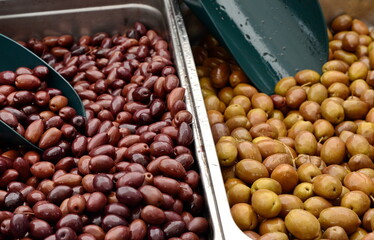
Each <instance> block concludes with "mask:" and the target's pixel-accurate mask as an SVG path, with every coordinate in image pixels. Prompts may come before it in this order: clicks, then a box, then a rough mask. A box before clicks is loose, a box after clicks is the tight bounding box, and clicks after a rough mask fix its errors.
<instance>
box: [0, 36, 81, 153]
mask: <svg viewBox="0 0 374 240" xmlns="http://www.w3.org/2000/svg"><path fill="white" fill-rule="evenodd" d="M39 65H44V66H46V67H48V69H49V76H48V79H47V83H48V87H53V88H57V89H59V90H61V91H62V93H63V95H64V96H66V97H67V98H68V99H69V106H71V107H72V108H74V109H75V110H76V111H77V114H78V115H81V116H84V117H85V111H84V107H83V104H82V102H81V100H80V98H79V96H78V94H77V93H76V92H75V90H74V89H73V87H72V86H71V85H70V84H69V83H68V82H67V81H66V80H65V79H64V78H63V77H62V76H61V75H60V74H59V73H57V72H56V70H54V69H53V68H52V67H51V66H49V65H48V64H47V63H46V62H44V61H43V60H42V59H41V58H39V57H38V56H37V55H35V54H34V53H33V52H31V51H30V50H28V49H27V48H25V47H23V46H21V45H20V44H18V43H17V42H15V41H13V40H12V39H10V38H8V37H6V36H4V35H2V34H0V71H5V70H11V71H15V70H16V69H17V68H18V67H28V68H31V69H32V68H34V67H36V66H39ZM0 141H2V143H4V144H6V145H23V146H25V147H27V148H30V149H34V150H37V151H42V150H41V149H40V148H38V147H37V146H35V145H34V144H32V143H30V142H29V141H27V140H26V139H25V138H23V137H22V136H21V135H20V134H18V133H17V132H16V131H14V130H13V129H12V128H11V127H9V126H8V125H6V124H5V123H4V122H2V121H0Z"/></svg>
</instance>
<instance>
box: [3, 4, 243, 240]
mask: <svg viewBox="0 0 374 240" xmlns="http://www.w3.org/2000/svg"><path fill="white" fill-rule="evenodd" d="M135 21H140V22H142V23H144V24H145V25H146V26H147V27H150V28H152V29H155V30H156V31H158V33H159V34H160V35H161V36H163V37H165V38H166V39H167V40H168V41H169V42H170V43H171V52H172V54H173V58H174V63H175V65H176V68H177V71H178V74H179V77H180V80H181V85H182V86H183V87H184V88H186V103H187V109H188V110H189V111H191V112H192V114H193V115H194V117H195V121H194V124H193V132H194V140H195V141H194V144H195V157H196V158H195V159H196V160H197V163H198V167H199V170H200V174H201V180H202V184H203V188H204V194H205V200H206V215H207V217H208V218H209V220H210V232H209V236H208V238H209V239H217V240H219V239H240V238H239V235H240V237H245V236H244V234H242V233H241V232H240V231H239V229H238V228H237V227H236V225H235V223H234V222H233V220H232V218H231V215H230V212H229V210H227V209H228V207H227V206H228V203H227V199H226V193H225V192H224V189H222V186H223V182H222V177H221V175H220V174H221V172H220V169H219V164H218V160H217V157H216V153H215V147H214V143H213V138H212V135H211V132H210V127H209V124H208V119H207V115H206V112H205V107H204V102H203V100H202V99H203V98H202V95H201V91H200V85H199V81H198V77H197V74H196V69H195V65H194V61H193V56H192V52H191V48H190V43H189V41H188V36H187V32H186V29H185V26H184V22H183V18H182V15H181V12H180V9H179V3H178V1H177V0H157V1H156V0H149V1H146V0H140V1H135V0H134V1H125V0H108V1H100V0H91V1H76V0H64V1H53V0H33V1H29V0H2V1H0V32H1V33H2V34H5V35H6V36H9V37H11V38H13V39H15V40H27V39H29V38H31V37H37V38H42V37H43V36H47V35H62V34H72V35H73V36H75V37H76V38H78V37H79V36H81V35H85V34H87V35H90V34H94V33H96V32H101V31H103V32H108V33H110V34H115V33H123V32H125V31H126V30H127V27H128V28H129V27H130V26H133V24H134V22H135ZM207 159H209V161H207ZM210 174H211V175H210ZM213 182H214V184H213ZM222 190H223V191H222ZM217 203H218V205H217ZM219 214H220V215H221V217H224V218H225V229H226V231H225V233H226V234H229V235H226V234H225V236H224V235H223V232H222V223H221V219H220V218H219ZM236 229H237V230H236ZM227 230H229V231H227ZM237 232H238V235H237Z"/></svg>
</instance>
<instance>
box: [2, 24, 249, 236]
mask: <svg viewBox="0 0 374 240" xmlns="http://www.w3.org/2000/svg"><path fill="white" fill-rule="evenodd" d="M125 36H126V37H125ZM25 45H27V47H29V48H30V49H31V50H34V51H35V52H37V53H38V54H39V55H40V56H42V58H43V59H44V60H46V61H47V62H48V63H49V64H51V65H53V66H54V67H55V68H56V70H57V71H58V72H59V73H60V74H61V75H62V76H64V77H65V78H66V79H67V80H68V81H69V82H70V83H71V84H72V86H73V87H74V89H75V90H76V91H77V93H78V95H79V96H80V97H81V99H82V102H83V104H84V106H85V109H86V114H87V118H86V119H84V118H82V117H81V116H77V115H76V112H75V110H74V109H72V108H71V107H69V106H68V104H70V103H69V99H68V98H67V97H66V96H64V95H63V93H62V91H60V90H58V89H54V88H49V87H48V84H47V82H46V81H45V80H46V79H48V69H47V68H45V67H42V66H38V67H36V68H35V69H28V68H19V69H17V70H16V71H15V72H2V73H0V82H1V83H2V84H10V85H12V86H10V87H9V88H8V87H6V88H5V87H1V90H0V105H1V106H2V104H3V103H4V104H5V103H6V104H8V103H9V104H10V105H9V106H8V107H9V108H14V109H15V110H10V111H8V112H9V113H8V112H4V113H3V112H1V113H2V114H1V117H2V119H3V120H6V121H7V122H8V123H9V125H11V126H12V127H14V128H16V129H17V131H19V132H20V133H23V134H25V135H26V138H27V139H28V140H30V141H31V142H33V143H34V144H36V145H37V146H39V147H40V148H42V149H43V150H44V153H43V154H39V153H36V152H35V153H32V152H31V151H30V152H26V151H15V150H14V151H13V150H11V151H8V152H7V151H5V150H4V151H3V150H2V149H1V151H0V152H1V154H4V158H5V157H9V160H8V159H2V158H0V160H1V161H0V173H1V174H0V175H1V176H0V180H1V181H0V182H1V184H0V187H1V188H3V187H4V189H7V190H8V188H9V192H7V191H1V192H0V193H1V194H0V199H1V201H0V202H1V204H0V205H1V206H4V207H5V209H6V210H10V211H16V212H14V213H11V212H10V213H11V214H12V216H10V217H7V219H9V220H7V219H6V220H4V221H3V220H2V222H4V225H5V227H4V230H1V231H2V233H3V232H4V233H6V235H8V234H12V235H14V237H17V238H23V237H25V236H27V237H28V238H33V239H122V238H125V239H129V238H130V237H131V238H133V239H143V238H145V237H147V236H148V237H149V238H150V239H160V238H161V239H165V238H172V237H178V236H181V238H182V235H183V234H184V233H186V234H184V235H183V238H182V239H188V238H193V239H194V238H196V237H197V234H202V235H203V234H205V232H206V231H207V227H206V226H207V225H206V221H204V220H205V218H202V217H201V218H198V217H199V216H201V214H202V209H203V206H204V204H203V203H204V200H203V197H202V196H203V195H202V192H201V191H202V190H201V186H200V176H199V172H197V171H196V169H195V159H194V154H193V151H192V150H191V149H190V147H191V146H192V141H193V128H192V126H191V123H193V121H194V119H193V114H192V113H190V112H189V111H187V110H186V108H187V105H186V103H185V102H184V97H185V96H184V95H185V93H186V91H185V89H184V88H181V87H180V79H179V77H178V76H177V75H175V72H176V69H175V68H174V67H173V65H172V62H171V59H172V58H171V53H170V52H169V50H168V47H169V44H168V43H167V42H166V41H165V40H163V39H162V38H161V37H160V36H159V35H158V34H157V33H156V32H155V31H153V30H147V29H146V28H145V26H144V25H142V24H140V23H136V24H135V26H134V29H130V30H129V31H128V32H127V33H126V34H125V35H124V36H121V35H114V36H112V37H111V36H109V34H106V33H98V34H96V35H94V36H92V37H91V36H83V37H82V38H81V39H79V41H78V42H77V43H74V38H73V36H71V35H64V36H50V37H46V38H44V39H43V41H40V40H36V39H30V40H29V41H28V42H27V43H25ZM125 49H127V50H126V51H124V50H125ZM88 53H90V54H88ZM91 53H92V54H91ZM226 67H229V65H226ZM226 70H228V69H226ZM226 73H227V72H226ZM216 77H219V76H218V75H217V76H216ZM236 77H238V78H239V77H240V76H232V77H231V76H230V78H236ZM242 77H243V76H242ZM226 78H227V80H225V81H229V76H226ZM26 80H27V81H26ZM240 81H241V80H240ZM13 86H15V87H13ZM3 96H4V97H3ZM31 102H32V103H31ZM247 103H248V102H247ZM17 108H19V109H20V110H18V109H17ZM4 111H6V110H4ZM17 111H18V112H17ZM3 115H4V116H3ZM23 124H25V125H23ZM130 135H131V137H129V136H130ZM130 140H131V141H130ZM25 153H26V154H25ZM165 155H167V156H169V158H167V159H166V158H163V159H161V158H162V157H164V156H165ZM158 157H160V159H159V161H158V163H157V165H155V166H153V168H152V167H149V169H148V166H149V165H151V163H152V162H153V160H154V159H157V158H158ZM173 169H174V170H173ZM156 172H157V173H156ZM160 174H162V175H164V176H160ZM155 176H159V178H156V179H155ZM18 191H19V193H18ZM143 204H146V205H143ZM183 211H190V212H191V213H190V214H191V216H192V214H193V215H194V216H196V218H195V220H194V221H191V222H192V223H191V224H190V226H189V225H187V224H185V223H184V222H183V221H182V218H181V214H182V212H183ZM165 212H166V213H165ZM27 214H30V215H27ZM31 215H32V216H31ZM28 216H31V217H28ZM11 219H13V220H12V221H11ZM12 224H13V225H17V226H15V227H14V229H15V230H13V231H14V233H10V228H9V227H8V226H11V225H12ZM148 224H156V225H157V227H153V228H151V227H149V226H148ZM200 225H201V226H200ZM27 232H28V233H27ZM26 234H28V235H26Z"/></svg>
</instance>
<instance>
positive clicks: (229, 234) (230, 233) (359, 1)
mask: <svg viewBox="0 0 374 240" xmlns="http://www.w3.org/2000/svg"><path fill="white" fill-rule="evenodd" d="M319 2H320V5H321V8H322V11H323V13H324V16H325V20H326V23H327V24H329V23H330V22H331V21H332V20H333V19H334V18H335V17H336V16H338V15H340V14H343V13H347V14H350V15H351V16H352V17H355V18H358V19H360V20H362V21H364V22H365V23H366V24H367V25H368V26H369V27H374V15H373V14H372V11H373V10H374V1H373V0H345V1H342V0H319ZM182 12H183V16H184V20H185V23H186V28H187V31H188V36H189V38H190V41H191V43H192V44H194V43H197V42H198V41H199V40H201V39H202V38H203V36H204V34H206V33H207V31H208V30H207V29H206V28H205V27H204V26H203V23H201V22H200V21H199V20H198V19H197V18H196V17H195V16H194V15H193V13H191V11H190V10H189V9H188V7H187V6H186V5H185V4H182ZM193 75H194V76H193V77H192V75H191V76H190V82H191V88H192V94H193V98H194V103H195V105H196V107H197V113H198V121H199V128H200V129H202V130H204V134H203V136H202V138H203V142H204V147H205V149H206V154H207V157H208V169H209V173H210V176H211V178H212V179H213V181H214V182H213V186H212V187H213V191H214V193H215V195H216V196H217V205H218V206H219V208H218V213H219V217H220V218H221V221H222V226H223V227H222V231H223V235H224V236H225V239H235V240H236V239H250V238H249V237H247V236H245V235H244V233H243V232H242V231H241V230H240V229H239V228H238V227H237V225H236V224H235V222H234V220H233V218H232V216H231V213H230V207H229V203H228V200H227V198H226V191H225V187H224V182H223V180H222V172H221V169H220V167H219V162H218V159H217V155H216V152H215V145H214V142H213V138H212V134H211V132H210V125H209V122H208V116H207V113H206V109H205V106H204V100H203V97H202V94H201V88H200V85H199V83H198V80H196V76H195V74H193Z"/></svg>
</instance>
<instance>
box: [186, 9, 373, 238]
mask: <svg viewBox="0 0 374 240" xmlns="http://www.w3.org/2000/svg"><path fill="white" fill-rule="evenodd" d="M328 36H329V60H328V62H326V63H325V64H324V65H323V68H322V75H321V74H319V73H318V72H316V71H313V70H302V71H299V72H297V73H296V75H295V76H293V77H292V76H291V77H286V78H283V79H280V81H279V82H278V83H277V85H276V87H275V89H274V92H275V94H274V95H271V96H268V95H266V94H264V93H260V92H258V91H257V90H256V89H255V88H254V87H253V86H251V85H250V84H249V80H248V79H247V77H246V76H245V74H244V72H243V71H242V70H241V69H240V68H239V67H238V66H237V64H236V63H235V61H234V60H233V58H232V56H231V55H230V53H229V52H228V51H227V50H225V49H224V48H223V47H222V46H220V45H219V42H218V41H217V40H216V39H214V38H213V37H212V36H207V37H206V38H204V39H203V41H202V44H201V45H199V46H194V47H193V53H194V58H195V62H196V65H197V72H198V76H199V79H200V85H201V90H202V93H203V97H204V101H205V107H206V110H207V113H208V118H209V123H210V126H211V130H212V133H213V137H214V141H215V143H216V151H217V156H218V160H219V162H220V164H221V169H222V175H223V180H224V182H225V188H226V192H227V198H228V202H229V204H230V208H231V214H232V217H233V219H234V221H235V222H236V224H237V225H238V227H239V228H240V229H241V230H242V231H244V233H245V234H246V235H248V236H250V237H251V238H253V239H261V240H268V239H272V240H284V239H331V240H338V239H339V240H345V239H346V240H348V239H350V240H360V239H362V240H368V239H374V233H371V232H372V231H373V230H374V217H373V216H374V208H373V194H374V182H373V180H374V164H373V160H374V146H373V145H374V90H373V87H374V41H373V39H374V31H370V30H369V28H368V26H367V25H366V24H365V23H364V22H362V21H360V20H358V19H353V18H352V17H351V16H349V15H347V14H344V15H340V16H338V17H337V18H335V19H334V20H333V22H332V24H331V30H329V31H328Z"/></svg>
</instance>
